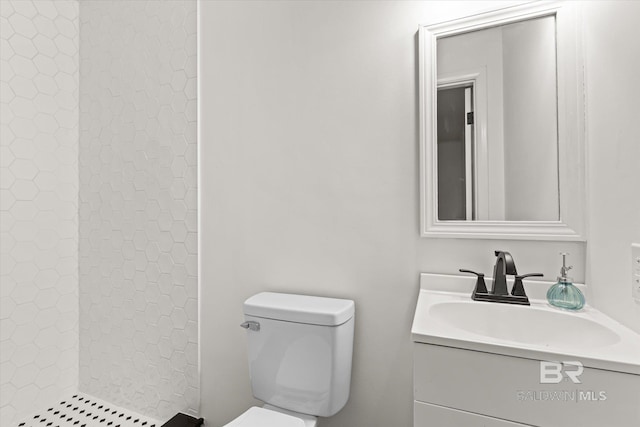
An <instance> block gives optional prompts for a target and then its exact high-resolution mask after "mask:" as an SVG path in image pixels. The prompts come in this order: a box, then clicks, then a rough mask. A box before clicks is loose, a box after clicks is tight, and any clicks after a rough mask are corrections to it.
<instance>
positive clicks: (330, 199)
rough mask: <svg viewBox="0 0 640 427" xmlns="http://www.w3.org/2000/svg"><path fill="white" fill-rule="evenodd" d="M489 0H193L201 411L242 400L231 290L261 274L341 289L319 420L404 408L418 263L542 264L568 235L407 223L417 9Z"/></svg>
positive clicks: (366, 422) (247, 290) (578, 248)
mask: <svg viewBox="0 0 640 427" xmlns="http://www.w3.org/2000/svg"><path fill="white" fill-rule="evenodd" d="M492 4H493V5H495V4H499V5H500V6H504V5H505V4H506V3H504V2H492V3H489V2H474V1H472V2H464V3H451V2H437V3H436V2H382V1H370V2H238V1H233V2H207V1H205V2H202V3H201V10H200V14H201V23H200V32H201V46H200V53H199V54H200V61H201V70H200V72H201V74H200V75H201V79H200V85H201V88H200V103H201V104H200V106H201V110H200V115H201V117H202V118H203V120H202V122H201V146H200V150H201V158H200V161H201V165H202V169H201V183H202V185H201V196H202V202H201V212H200V214H201V218H202V221H201V225H202V228H201V230H200V232H201V234H200V236H201V258H202V260H203V262H202V266H201V268H202V269H201V274H202V275H201V283H202V287H201V304H202V308H203V310H202V312H201V336H202V339H201V352H202V353H201V357H202V385H201V387H202V388H201V392H202V398H201V399H202V404H201V407H202V410H201V413H202V415H203V416H204V417H205V419H206V420H207V422H208V425H211V426H220V425H223V424H224V423H226V422H228V421H229V420H231V419H233V418H234V417H236V416H237V415H239V414H240V413H241V412H243V411H244V410H245V409H247V408H248V407H249V405H251V404H252V403H254V404H255V403H258V402H255V401H253V400H252V398H251V391H250V387H249V378H248V369H247V360H246V342H245V331H244V330H243V329H241V328H240V327H239V326H238V325H239V324H240V323H241V322H242V302H243V301H244V300H245V299H246V298H247V297H249V296H250V295H252V294H254V293H256V292H259V291H262V290H275V291H287V292H299V293H304V294H317V295H327V296H337V297H345V298H353V299H354V300H355V301H356V332H355V333H356V336H355V352H354V367H353V376H352V391H351V397H350V400H349V403H348V404H347V406H346V407H345V409H343V410H342V411H341V412H340V413H338V414H337V415H336V416H335V417H333V418H331V419H329V420H322V425H323V426H351V427H359V426H362V427H364V426H367V427H369V426H381V427H382V426H385V427H386V426H404V427H408V426H410V425H411V419H412V391H413V390H412V356H411V340H410V327H411V320H412V316H413V310H414V306H415V301H416V296H417V292H418V274H419V272H422V271H430V272H445V273H453V272H456V271H457V269H458V268H461V267H467V268H471V269H478V270H482V271H485V272H486V273H489V274H490V273H491V268H492V266H493V261H494V256H493V252H492V251H493V250H494V249H504V250H510V251H511V253H512V254H513V255H514V258H515V261H516V263H517V266H518V269H519V271H521V272H522V273H525V272H534V271H540V272H543V273H545V275H546V276H547V278H555V277H556V276H557V273H558V270H559V258H560V257H559V256H558V252H560V251H561V250H567V251H568V252H571V254H572V256H571V258H570V262H571V263H573V264H574V265H575V266H576V269H575V274H574V276H575V277H576V279H577V280H578V281H581V280H583V279H584V247H583V245H582V244H576V243H545V242H518V241H488V240H456V239H422V238H420V237H419V226H418V223H419V208H418V201H419V193H418V120H417V114H418V107H417V105H418V103H417V60H416V58H417V46H416V39H417V38H416V32H417V29H418V25H419V24H421V23H422V24H423V23H430V22H437V21H443V20H447V19H452V18H454V17H456V16H459V15H460V14H465V15H466V14H469V13H472V12H473V11H474V10H475V11H477V10H481V9H487V8H488V7H490V6H491V5H492Z"/></svg>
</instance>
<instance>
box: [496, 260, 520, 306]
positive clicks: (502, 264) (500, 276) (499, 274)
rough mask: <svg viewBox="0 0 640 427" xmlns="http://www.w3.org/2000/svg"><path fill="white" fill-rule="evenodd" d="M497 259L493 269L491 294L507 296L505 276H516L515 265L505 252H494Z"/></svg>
mask: <svg viewBox="0 0 640 427" xmlns="http://www.w3.org/2000/svg"><path fill="white" fill-rule="evenodd" d="M495 254H496V256H497V257H498V259H497V260H496V265H495V266H494V267H493V284H492V285H491V293H492V294H494V295H509V292H508V291H507V275H513V276H515V275H517V274H518V272H517V271H516V264H515V263H514V262H513V257H512V256H511V254H510V253H509V252H506V251H495Z"/></svg>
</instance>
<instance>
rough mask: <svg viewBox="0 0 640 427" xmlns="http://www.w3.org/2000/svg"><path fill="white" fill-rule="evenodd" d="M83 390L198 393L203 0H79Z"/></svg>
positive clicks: (179, 403) (193, 399) (155, 408)
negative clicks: (199, 2) (199, 12)
mask: <svg viewBox="0 0 640 427" xmlns="http://www.w3.org/2000/svg"><path fill="white" fill-rule="evenodd" d="M80 22H81V24H80V58H81V62H80V389H81V390H82V391H84V392H87V393H90V394H93V395H95V396H97V397H99V398H102V399H104V400H107V401H110V402H113V403H115V404H117V405H121V406H124V407H127V408H130V409H133V410H136V411H138V412H141V413H143V414H145V415H148V416H152V417H157V418H166V417H168V416H170V415H173V414H175V412H176V411H191V412H195V411H196V410H197V408H198V405H199V377H198V337H197V330H198V327H197V229H196V225H197V221H196V207H197V206H196V47H197V46H196V2H195V0H182V1H158V0H151V1H119V0H115V1H111V0H109V1H82V2H80Z"/></svg>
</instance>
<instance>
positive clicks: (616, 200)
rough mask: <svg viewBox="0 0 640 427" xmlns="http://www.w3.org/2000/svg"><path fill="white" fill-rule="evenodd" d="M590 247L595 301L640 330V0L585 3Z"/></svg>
mask: <svg viewBox="0 0 640 427" xmlns="http://www.w3.org/2000/svg"><path fill="white" fill-rule="evenodd" d="M584 10H585V14H584V38H585V45H586V49H585V50H586V87H587V139H588V158H589V161H588V171H589V174H588V186H589V187H588V189H589V203H588V213H589V245H588V246H589V252H588V260H589V261H588V262H587V279H588V282H589V283H590V284H591V288H592V290H591V292H592V294H593V301H592V302H593V303H595V304H596V306H597V307H598V308H600V309H601V310H603V311H604V312H606V313H607V314H608V315H610V316H611V317H613V318H615V319H617V320H619V321H620V322H622V323H624V324H626V325H627V326H629V327H631V328H633V329H635V330H636V331H638V332H640V304H638V303H634V302H633V300H632V299H631V254H630V249H631V248H630V245H631V243H632V242H636V243H639V242H640V166H639V164H638V162H640V143H639V142H638V130H637V123H638V122H639V121H640V104H639V103H638V99H640V89H639V87H638V85H637V84H636V83H635V82H636V80H637V77H638V75H640V46H639V45H638V39H639V38H640V28H639V27H638V24H637V20H638V17H639V16H640V3H638V2H634V1H618V2H604V1H602V2H585V3H584Z"/></svg>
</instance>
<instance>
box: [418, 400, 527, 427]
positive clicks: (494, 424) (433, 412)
mask: <svg viewBox="0 0 640 427" xmlns="http://www.w3.org/2000/svg"><path fill="white" fill-rule="evenodd" d="M517 426H526V424H519V423H512V422H511V421H505V420H500V419H498V418H491V417H486V416H484V415H478V414H472V413H471V412H464V411H459V410H457V409H451V408H445V407H442V406H437V405H431V404H429V403H424V402H418V401H414V402H413V427H517Z"/></svg>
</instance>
